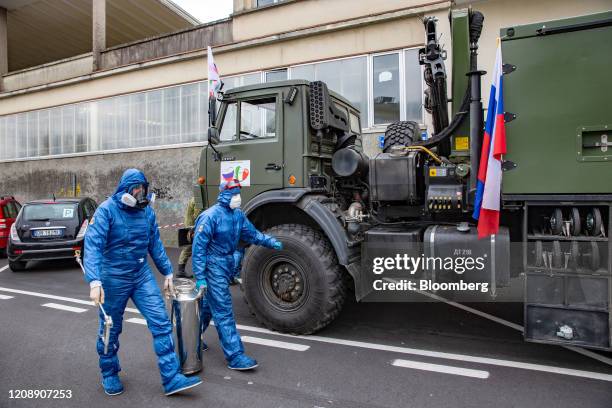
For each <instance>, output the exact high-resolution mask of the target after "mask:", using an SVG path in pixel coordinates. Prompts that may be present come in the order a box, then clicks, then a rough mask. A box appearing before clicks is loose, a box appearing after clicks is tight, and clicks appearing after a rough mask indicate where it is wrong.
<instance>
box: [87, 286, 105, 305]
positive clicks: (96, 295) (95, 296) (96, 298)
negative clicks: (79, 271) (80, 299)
mask: <svg viewBox="0 0 612 408" xmlns="http://www.w3.org/2000/svg"><path fill="white" fill-rule="evenodd" d="M89 298H90V299H91V300H92V301H93V302H94V304H95V305H96V306H98V305H100V304H104V289H102V286H95V287H93V288H91V289H90V290H89Z"/></svg>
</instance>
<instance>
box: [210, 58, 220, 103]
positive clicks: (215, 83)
mask: <svg viewBox="0 0 612 408" xmlns="http://www.w3.org/2000/svg"><path fill="white" fill-rule="evenodd" d="M207 59H208V95H209V96H213V97H214V96H215V94H216V93H217V92H219V89H221V78H219V70H218V69H217V65H216V64H215V59H214V57H213V53H212V48H210V46H209V47H208V48H207Z"/></svg>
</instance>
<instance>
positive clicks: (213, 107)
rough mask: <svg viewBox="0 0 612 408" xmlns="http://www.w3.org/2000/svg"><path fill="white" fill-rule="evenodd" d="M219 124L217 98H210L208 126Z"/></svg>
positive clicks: (212, 96) (211, 96)
mask: <svg viewBox="0 0 612 408" xmlns="http://www.w3.org/2000/svg"><path fill="white" fill-rule="evenodd" d="M216 124H217V98H215V96H214V95H210V96H209V97H208V126H215V125H216Z"/></svg>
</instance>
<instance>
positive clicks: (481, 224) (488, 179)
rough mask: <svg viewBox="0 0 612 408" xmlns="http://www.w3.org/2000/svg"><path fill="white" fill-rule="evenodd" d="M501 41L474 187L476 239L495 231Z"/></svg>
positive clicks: (502, 148)
mask: <svg viewBox="0 0 612 408" xmlns="http://www.w3.org/2000/svg"><path fill="white" fill-rule="evenodd" d="M502 91H503V71H502V54H501V41H499V40H498V41H497V55H496V57H495V68H494V69H493V83H492V84H491V94H490V95H489V107H488V110H487V121H486V124H485V132H484V138H483V142H482V153H481V156H480V167H479V169H478V184H477V186H476V199H475V201H474V213H473V214H472V217H474V218H475V219H477V220H478V238H483V237H487V236H489V235H492V234H496V233H497V231H499V213H500V202H501V181H502V155H504V154H506V128H505V124H504V97H503V92H502Z"/></svg>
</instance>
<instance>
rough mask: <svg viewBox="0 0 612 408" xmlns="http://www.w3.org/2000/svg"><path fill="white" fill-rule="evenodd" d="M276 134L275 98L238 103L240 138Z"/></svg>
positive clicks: (255, 137)
mask: <svg viewBox="0 0 612 408" xmlns="http://www.w3.org/2000/svg"><path fill="white" fill-rule="evenodd" d="M275 136H276V98H274V97H271V98H264V99H255V100H249V101H242V102H241V103H240V139H246V140H248V139H258V138H265V137H275Z"/></svg>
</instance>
